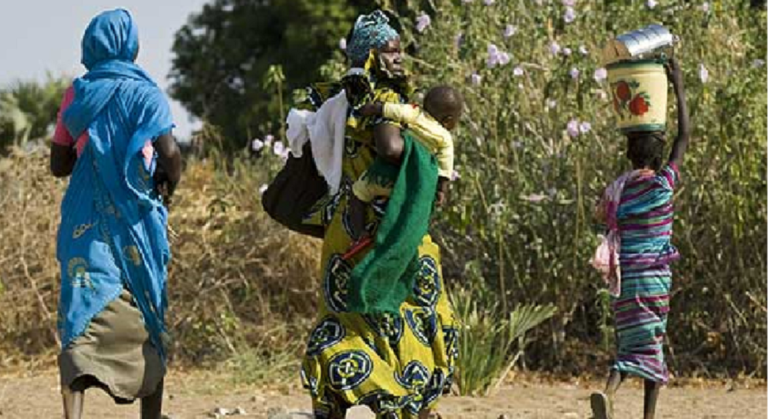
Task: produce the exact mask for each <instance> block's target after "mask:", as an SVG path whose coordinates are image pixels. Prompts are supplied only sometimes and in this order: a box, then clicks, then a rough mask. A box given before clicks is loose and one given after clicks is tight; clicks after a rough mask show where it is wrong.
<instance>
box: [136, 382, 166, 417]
mask: <svg viewBox="0 0 768 419" xmlns="http://www.w3.org/2000/svg"><path fill="white" fill-rule="evenodd" d="M162 411H163V380H160V384H158V385H157V390H155V392H154V393H152V394H150V395H149V396H147V397H143V398H142V399H141V419H162Z"/></svg>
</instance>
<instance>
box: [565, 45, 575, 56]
mask: <svg viewBox="0 0 768 419" xmlns="http://www.w3.org/2000/svg"><path fill="white" fill-rule="evenodd" d="M572 52H573V51H571V49H570V48H568V47H565V48H563V55H565V56H566V57H570V55H571V53H572Z"/></svg>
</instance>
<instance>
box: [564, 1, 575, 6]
mask: <svg viewBox="0 0 768 419" xmlns="http://www.w3.org/2000/svg"><path fill="white" fill-rule="evenodd" d="M563 6H565V7H574V6H576V0H563Z"/></svg>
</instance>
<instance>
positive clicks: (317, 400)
mask: <svg viewBox="0 0 768 419" xmlns="http://www.w3.org/2000/svg"><path fill="white" fill-rule="evenodd" d="M369 81H370V82H371V85H372V87H373V88H372V90H371V92H372V96H373V98H372V99H373V100H374V101H380V102H393V103H402V102H404V101H405V97H404V95H403V94H400V93H398V92H402V91H404V89H402V88H400V87H399V86H398V85H396V84H394V83H386V82H383V83H378V84H377V83H376V82H375V81H374V80H373V78H372V77H371V78H369ZM341 88H342V86H341V84H340V83H335V84H326V85H317V86H314V87H312V88H310V90H309V92H310V102H312V104H313V105H314V106H319V104H320V103H322V101H323V100H325V99H326V98H328V97H330V96H331V95H332V94H334V93H336V92H338V91H339V90H340V89H341ZM351 101H352V102H354V100H351ZM385 122H386V123H392V122H388V121H384V120H371V121H366V120H360V119H357V118H356V117H355V116H353V115H350V117H349V119H348V121H347V132H346V135H347V138H346V147H345V153H344V158H343V178H342V186H341V188H340V191H339V193H338V194H336V195H335V196H330V197H328V198H327V199H325V200H324V201H322V202H320V203H319V204H318V205H317V206H316V207H315V209H314V210H313V213H312V214H311V215H310V216H308V218H309V220H308V222H313V221H314V222H320V223H322V224H323V225H325V226H326V234H325V239H324V242H323V250H322V260H321V267H322V271H321V280H322V291H321V301H320V304H319V316H318V318H317V322H316V324H315V327H314V328H313V330H312V332H311V334H310V337H309V342H308V344H307V350H306V355H305V358H304V362H303V365H302V372H301V376H302V382H303V383H304V386H305V388H307V389H308V390H309V391H310V394H311V396H312V401H313V407H314V411H315V416H316V417H317V418H343V417H344V412H345V411H346V409H347V408H348V407H350V406H352V405H359V404H365V405H368V406H369V407H371V408H372V409H373V410H374V411H375V412H377V413H378V415H379V417H384V415H385V414H387V415H388V416H386V417H387V418H391V417H392V418H394V417H396V418H414V417H417V416H418V412H419V411H421V410H423V409H430V408H433V407H434V405H435V404H436V402H437V399H438V398H439V397H440V395H441V394H443V392H445V391H447V390H448V389H449V388H450V385H451V379H452V375H453V372H454V365H455V362H456V358H457V355H458V346H457V345H458V330H457V325H456V321H455V319H454V315H453V311H452V309H451V307H450V304H449V301H448V296H447V294H446V289H445V284H444V283H443V279H442V273H441V269H440V248H439V247H438V246H437V245H436V244H435V243H434V242H433V241H432V239H431V237H430V236H429V235H426V236H425V237H424V239H423V241H422V243H421V246H420V247H419V263H420V270H419V274H418V275H417V278H416V279H415V281H414V284H415V285H414V290H413V293H412V295H411V296H410V297H409V298H408V299H407V300H406V301H405V302H404V303H403V304H402V305H401V307H400V313H399V315H398V316H395V315H392V314H381V315H363V314H359V313H353V312H348V311H347V309H346V296H347V280H348V278H349V275H350V273H351V272H352V269H353V267H354V265H355V263H358V262H359V261H360V260H362V258H363V257H364V256H365V252H361V254H358V255H356V256H355V257H354V258H353V259H351V260H349V261H345V260H343V259H342V255H343V254H344V253H345V252H346V251H347V250H348V248H349V246H350V244H351V243H352V238H351V236H350V229H349V222H348V211H347V199H348V197H349V196H350V194H351V193H352V185H353V183H354V182H355V181H356V180H357V179H358V178H359V177H360V175H361V174H363V173H364V172H365V171H366V170H367V169H368V167H369V166H370V165H371V164H372V163H373V161H374V158H375V156H376V152H375V148H374V142H373V128H374V126H375V125H376V124H378V123H385ZM386 204H387V203H386V200H385V199H383V198H382V199H379V200H376V201H374V202H373V205H371V206H370V209H369V214H368V220H370V221H371V223H373V224H375V223H376V222H378V220H380V218H381V216H382V215H383V214H384V211H385V210H386Z"/></svg>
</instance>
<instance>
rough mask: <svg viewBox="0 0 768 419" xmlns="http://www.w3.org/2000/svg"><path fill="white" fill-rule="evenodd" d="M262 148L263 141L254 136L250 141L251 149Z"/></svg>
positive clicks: (259, 149) (258, 149) (257, 149)
mask: <svg viewBox="0 0 768 419" xmlns="http://www.w3.org/2000/svg"><path fill="white" fill-rule="evenodd" d="M262 148H264V141H261V140H260V139H258V138H254V139H253V141H251V150H253V151H261V149H262Z"/></svg>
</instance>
